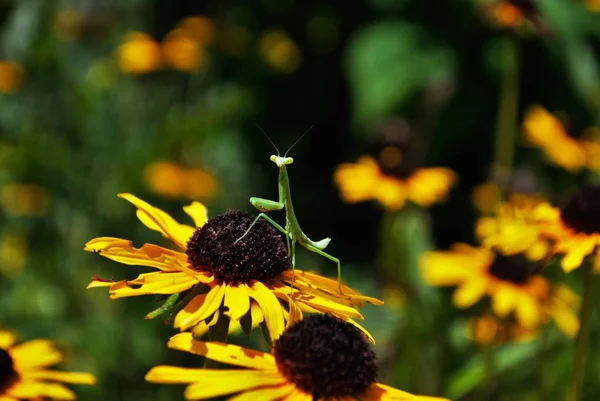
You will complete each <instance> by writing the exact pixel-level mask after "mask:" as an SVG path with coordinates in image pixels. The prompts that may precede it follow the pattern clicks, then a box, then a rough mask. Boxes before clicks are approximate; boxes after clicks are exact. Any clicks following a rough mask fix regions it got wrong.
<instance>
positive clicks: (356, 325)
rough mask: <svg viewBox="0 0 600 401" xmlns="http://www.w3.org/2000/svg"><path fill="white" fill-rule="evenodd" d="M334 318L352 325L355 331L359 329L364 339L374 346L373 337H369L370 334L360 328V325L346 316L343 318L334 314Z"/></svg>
mask: <svg viewBox="0 0 600 401" xmlns="http://www.w3.org/2000/svg"><path fill="white" fill-rule="evenodd" d="M333 315H334V316H335V317H337V318H338V319H341V320H343V321H345V322H348V323H350V324H351V325H353V326H354V327H356V328H357V329H359V330H360V331H361V332H362V333H363V334H364V335H365V337H367V340H368V341H369V342H370V343H371V344H375V339H374V338H373V336H372V335H371V333H369V332H368V331H367V330H366V329H365V328H364V327H362V326H361V325H360V324H358V323H356V322H355V321H354V320H352V319H350V318H349V317H347V316H343V315H336V314H335V313H334V314H333Z"/></svg>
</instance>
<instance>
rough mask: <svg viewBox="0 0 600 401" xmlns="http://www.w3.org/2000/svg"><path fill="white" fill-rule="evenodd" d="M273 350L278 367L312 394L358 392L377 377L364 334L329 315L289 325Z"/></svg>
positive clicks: (316, 396) (326, 394)
mask: <svg viewBox="0 0 600 401" xmlns="http://www.w3.org/2000/svg"><path fill="white" fill-rule="evenodd" d="M273 354H274V356H275V360H276V363H277V366H278V368H279V371H280V372H281V373H282V374H283V375H284V376H285V377H286V378H287V379H288V380H289V381H290V382H293V383H295V385H296V386H297V387H298V388H300V389H302V390H304V391H305V392H307V393H309V394H313V395H314V396H315V398H321V397H323V398H329V397H343V396H347V395H352V394H360V393H362V392H364V391H365V390H366V389H367V388H368V387H369V386H370V385H371V384H372V383H374V382H375V379H376V377H377V365H376V360H375V353H374V352H373V350H372V349H371V347H370V345H369V343H368V342H367V340H366V338H365V336H364V335H363V334H362V333H361V332H360V331H359V330H358V329H357V328H356V327H354V326H353V325H351V324H349V323H346V322H344V321H342V320H340V319H336V318H334V317H332V316H329V315H312V316H309V317H306V318H304V320H302V321H300V322H297V323H296V324H294V325H293V326H291V327H290V328H288V329H287V330H286V332H285V333H284V334H283V335H282V336H281V337H280V338H279V339H278V340H277V341H276V343H275V345H274V351H273Z"/></svg>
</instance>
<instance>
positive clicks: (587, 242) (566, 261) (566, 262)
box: [557, 238, 596, 273]
mask: <svg viewBox="0 0 600 401" xmlns="http://www.w3.org/2000/svg"><path fill="white" fill-rule="evenodd" d="M559 245H561V244H557V246H559ZM569 245H570V246H569V248H568V249H567V250H566V254H565V256H564V257H563V259H562V261H561V267H562V268H563V270H564V271H565V272H566V273H569V272H570V271H572V270H574V269H576V268H578V267H579V266H581V264H582V263H583V259H584V258H585V257H586V256H587V255H589V254H591V253H592V251H593V250H594V247H595V246H596V241H595V239H593V238H585V239H583V238H582V239H581V240H578V241H577V240H574V241H570V242H569Z"/></svg>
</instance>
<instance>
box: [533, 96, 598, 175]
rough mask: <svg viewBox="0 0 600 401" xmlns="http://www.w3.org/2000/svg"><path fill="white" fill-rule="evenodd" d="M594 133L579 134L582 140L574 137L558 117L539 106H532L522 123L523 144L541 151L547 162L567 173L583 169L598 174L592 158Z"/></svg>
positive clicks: (595, 139) (594, 153) (596, 163)
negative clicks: (567, 171)
mask: <svg viewBox="0 0 600 401" xmlns="http://www.w3.org/2000/svg"><path fill="white" fill-rule="evenodd" d="M595 132H596V130H595V129H593V128H590V129H588V130H586V131H584V132H583V133H582V134H581V138H579V139H578V138H575V137H573V136H571V135H569V133H568V132H567V129H566V128H565V125H564V124H563V123H562V122H561V121H560V120H559V119H558V118H557V117H555V116H554V115H552V114H551V113H549V112H548V111H547V110H546V109H544V108H543V107H540V106H533V107H531V108H530V109H529V110H528V111H527V113H526V114H525V118H524V121H523V133H524V135H525V139H526V141H527V142H528V143H530V144H531V145H534V146H538V147H539V148H541V149H542V151H543V152H544V153H545V155H546V157H547V158H548V159H549V160H550V162H552V163H553V164H556V165H558V166H561V167H563V168H565V169H567V170H569V171H570V172H578V171H581V170H583V169H584V168H586V167H587V168H590V169H595V170H597V171H600V169H599V168H598V167H600V165H599V162H598V159H595V157H597V156H598V152H599V150H598V146H599V142H598V140H597V138H594V136H596V135H594V134H595ZM577 134H579V133H577Z"/></svg>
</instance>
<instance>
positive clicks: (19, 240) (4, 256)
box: [0, 234, 28, 277]
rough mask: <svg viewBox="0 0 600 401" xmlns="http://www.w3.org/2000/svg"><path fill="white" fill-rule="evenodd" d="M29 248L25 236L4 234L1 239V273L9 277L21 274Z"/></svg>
mask: <svg viewBox="0 0 600 401" xmlns="http://www.w3.org/2000/svg"><path fill="white" fill-rule="evenodd" d="M27 248H28V244H27V238H26V237H25V236H23V235H17V234H4V235H3V236H2V238H1V239H0V273H1V274H3V275H5V276H7V277H13V276H16V275H17V274H19V273H20V272H21V270H23V266H24V265H25V259H26V257H27Z"/></svg>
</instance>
